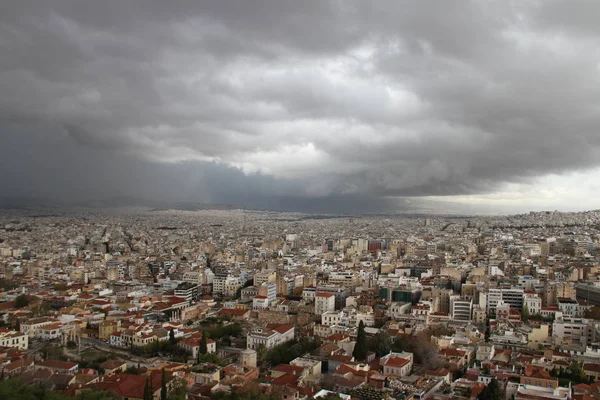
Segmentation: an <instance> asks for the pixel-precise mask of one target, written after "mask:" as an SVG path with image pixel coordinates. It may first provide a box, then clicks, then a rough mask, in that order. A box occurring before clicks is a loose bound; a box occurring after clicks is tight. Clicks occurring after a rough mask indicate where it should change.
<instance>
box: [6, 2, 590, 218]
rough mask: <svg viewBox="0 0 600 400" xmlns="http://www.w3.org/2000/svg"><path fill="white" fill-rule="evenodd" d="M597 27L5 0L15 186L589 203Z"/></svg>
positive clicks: (316, 199) (416, 10) (318, 205)
mask: <svg viewBox="0 0 600 400" xmlns="http://www.w3.org/2000/svg"><path fill="white" fill-rule="evenodd" d="M599 15H600V2H598V1H595V0H590V1H579V0H565V1H553V0H544V1H528V0H515V1H511V0H499V1H486V0H479V1H466V0H461V1H458V0H457V1H452V0H444V1H437V0H436V1H434V0H431V1H429V0H414V1H401V0H390V1H377V0H370V1H343V0H335V1H326V0H314V1H311V0H302V1H297V0H289V1H287V0H238V1H233V0H219V1H208V0H207V1H203V0H189V1H164V0H155V1H154V0H147V1H123V0H114V1H110V0H103V1H81V0H64V1H63V0H38V1H32V0H5V1H2V2H1V3H0V52H1V54H2V56H1V57H0V90H1V93H2V96H0V135H1V136H0V137H1V139H2V146H0V156H1V158H0V168H1V170H2V171H3V176H4V177H5V179H4V185H3V188H4V189H3V190H2V192H3V193H4V195H9V196H33V197H45V198H51V199H61V200H73V201H80V200H87V199H92V198H109V197H114V196H135V197H144V198H149V199H155V200H167V201H194V202H224V203H230V204H240V205H243V206H252V207H267V208H271V207H272V208H282V207H283V206H284V205H285V206H286V207H287V208H288V209H295V208H297V209H301V210H303V211H305V210H311V209H314V210H315V211H326V210H329V209H330V210H332V211H337V210H344V211H348V210H350V211H352V210H356V211H357V212H361V211H378V210H393V209H395V208H396V207H397V208H398V209H403V208H404V207H405V206H407V204H410V205H419V204H428V205H431V204H436V203H438V202H439V204H440V208H443V209H446V208H448V209H449V208H452V207H453V206H452V205H453V204H454V205H456V207H458V208H460V209H465V208H466V209H472V210H473V211H477V210H484V211H486V212H490V211H497V212H499V213H502V212H517V211H528V210H536V209H544V210H545V209H561V210H580V209H591V208H596V209H597V208H600V207H599V206H598V204H599V202H598V200H597V199H598V198H600V196H599V195H600V179H599V178H600V132H598V127H599V126H600V124H599V123H600V24H599V23H598V16H599ZM284 208H285V207H284Z"/></svg>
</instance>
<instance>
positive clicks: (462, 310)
mask: <svg viewBox="0 0 600 400" xmlns="http://www.w3.org/2000/svg"><path fill="white" fill-rule="evenodd" d="M472 311H473V300H467V299H465V298H462V297H460V296H450V317H451V318H452V319H453V320H459V321H469V320H470V319H471V313H472Z"/></svg>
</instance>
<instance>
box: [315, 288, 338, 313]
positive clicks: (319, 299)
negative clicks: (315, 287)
mask: <svg viewBox="0 0 600 400" xmlns="http://www.w3.org/2000/svg"><path fill="white" fill-rule="evenodd" d="M334 310H335V295H334V294H333V293H317V294H316V295H315V314H316V315H322V314H323V313H326V312H327V311H334Z"/></svg>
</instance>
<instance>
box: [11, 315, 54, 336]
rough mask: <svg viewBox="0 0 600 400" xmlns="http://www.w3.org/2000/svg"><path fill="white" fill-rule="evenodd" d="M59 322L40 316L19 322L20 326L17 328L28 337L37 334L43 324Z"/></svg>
mask: <svg viewBox="0 0 600 400" xmlns="http://www.w3.org/2000/svg"><path fill="white" fill-rule="evenodd" d="M56 322H59V321H58V320H57V319H54V318H48V317H42V318H33V319H30V320H27V321H23V322H21V326H20V328H19V330H20V331H21V332H23V333H25V334H26V335H27V336H29V337H30V338H32V337H35V336H39V334H38V331H39V329H40V328H41V327H43V326H44V325H50V324H53V323H56Z"/></svg>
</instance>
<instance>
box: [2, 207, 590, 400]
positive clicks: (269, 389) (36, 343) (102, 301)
mask: <svg viewBox="0 0 600 400" xmlns="http://www.w3.org/2000/svg"><path fill="white" fill-rule="evenodd" d="M599 217H600V212H595V211H590V212H584V213H559V212H541V213H530V214H524V215H514V216H509V217H472V218H451V217H435V218H433V217H422V216H401V217H400V216H369V217H367V216H363V217H352V218H348V217H333V216H330V217H327V216H308V215H302V214H285V213H267V212H264V213H263V212H247V211H242V210H216V211H215V210H211V211H195V212H183V211H144V210H125V211H123V210H120V211H113V212H110V213H109V212H104V213H100V212H98V213H96V214H93V215H92V214H88V213H84V212H82V213H80V214H60V213H57V214H56V215H39V214H35V213H33V212H26V211H21V212H19V213H16V212H4V213H3V214H0V284H1V287H0V370H2V376H3V377H4V379H12V378H16V377H20V379H23V380H25V381H27V382H31V383H35V384H40V385H43V386H45V387H48V388H49V389H51V390H58V391H61V392H63V393H64V394H65V395H77V394H80V393H81V392H82V391H83V390H86V389H89V388H96V389H100V390H105V391H110V392H112V393H114V394H115V395H117V396H120V397H122V398H128V399H136V398H140V399H141V398H142V396H143V393H141V392H140V393H138V392H139V388H140V387H141V388H142V389H143V387H144V386H145V385H146V382H148V385H150V386H151V388H152V390H153V391H154V392H155V393H156V396H160V388H161V385H162V384H163V382H161V380H162V375H163V371H166V373H167V376H168V381H169V390H170V391H174V390H181V389H180V388H181V387H184V388H185V393H186V395H187V396H188V398H189V399H208V398H211V396H212V395H214V394H215V393H216V392H219V391H221V392H229V393H232V392H235V391H236V390H242V389H243V388H245V387H246V386H248V385H254V386H256V387H257V388H258V390H261V391H264V392H265V393H270V394H272V395H273V396H280V398H287V399H312V398H320V397H324V396H332V395H333V396H339V397H340V398H357V399H370V398H381V399H411V398H414V399H416V400H425V399H439V400H443V399H451V398H458V399H463V398H465V399H475V398H478V397H479V396H480V395H481V393H482V392H483V393H486V392H484V389H485V388H486V387H487V386H488V385H490V384H492V382H493V383H494V385H496V384H498V386H499V388H500V391H501V393H502V396H505V398H506V399H511V398H514V399H553V400H562V399H565V400H567V399H579V398H581V399H582V400H583V399H587V398H600V384H598V385H597V384H595V383H594V381H595V380H596V378H598V377H599V376H600V308H599V307H598V306H600V228H599V226H600V225H599V224H598V221H599ZM359 341H365V343H366V346H367V348H368V352H367V354H366V355H363V356H360V357H358V356H356V354H355V353H356V352H355V348H356V347H357V346H356V345H357V342H359ZM362 344H363V343H360V344H359V347H360V346H361V345H362ZM49 348H59V349H61V350H62V353H60V352H59V353H60V354H59V355H58V356H57V353H56V351H54V352H53V351H49V350H48V349H49ZM90 351H95V352H97V353H98V354H107V355H110V357H108V358H109V359H107V360H104V361H103V362H102V363H98V365H94V366H93V367H90V366H89V362H86V363H84V366H83V367H80V364H81V363H82V362H83V361H84V360H86V357H85V354H86V352H88V353H89V352H90ZM273 360H277V363H276V364H275V365H274V364H273V363H274V361H273ZM100 364H102V365H100ZM576 369H577V371H579V370H581V371H582V372H581V374H580V375H579V376H578V377H577V378H574V375H573V376H571V375H569V374H574V372H573V371H575V370H576ZM140 382H141V386H140ZM178 383H179V384H178ZM176 388H179V389H176ZM155 389H156V390H155ZM138 395H139V396H138ZM284 396H286V397H284ZM157 398H159V397H157Z"/></svg>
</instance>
